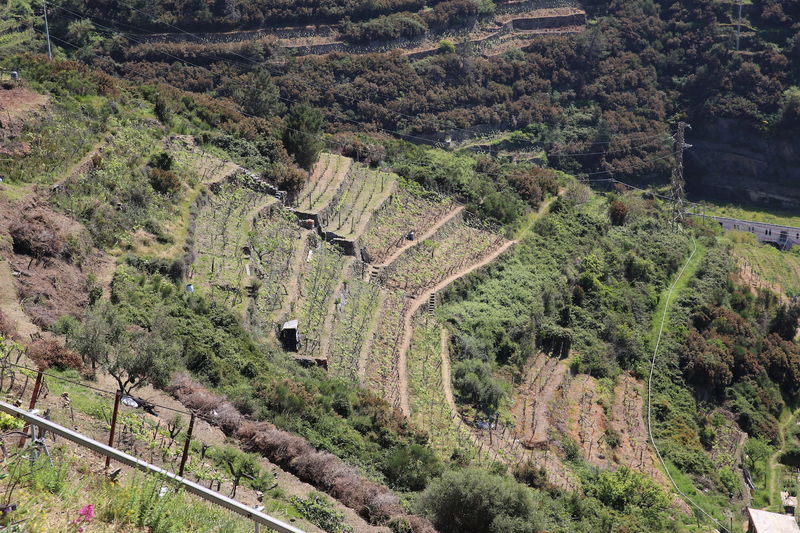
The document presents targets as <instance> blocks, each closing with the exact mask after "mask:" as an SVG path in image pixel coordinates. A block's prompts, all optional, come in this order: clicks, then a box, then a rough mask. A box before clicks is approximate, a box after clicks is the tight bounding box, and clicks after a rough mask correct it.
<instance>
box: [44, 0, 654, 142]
mask: <svg viewBox="0 0 800 533" xmlns="http://www.w3.org/2000/svg"><path fill="white" fill-rule="evenodd" d="M117 1H118V3H120V4H122V5H124V6H126V7H128V8H129V9H131V10H133V11H135V12H137V13H140V14H142V15H144V16H146V17H148V18H149V19H151V20H154V16H153V15H152V14H150V13H146V12H144V11H142V10H141V9H138V8H136V7H134V6H132V5H130V4H128V3H126V2H124V1H122V0H117ZM56 7H57V8H59V9H62V10H64V11H67V12H68V13H71V14H72V15H74V16H76V17H86V18H89V19H91V17H90V16H88V15H85V14H82V13H77V12H75V11H72V10H70V9H67V8H65V7H63V6H56ZM162 23H163V22H162ZM94 24H95V25H99V26H102V27H104V28H106V29H108V30H110V31H112V32H115V33H119V34H121V35H123V36H125V37H126V38H127V39H130V40H131V41H133V42H136V43H137V44H140V45H143V44H151V43H149V42H143V41H139V40H137V39H135V38H133V37H131V36H130V35H129V34H125V33H123V32H120V31H119V30H117V29H115V28H112V27H110V26H104V25H102V24H99V23H97V22H94ZM163 24H165V25H166V26H168V27H170V28H173V29H175V30H177V31H178V32H180V33H182V34H185V35H188V36H190V37H192V38H194V39H197V40H198V41H199V42H201V43H205V44H214V43H212V42H211V41H209V40H208V39H204V38H202V37H200V36H199V35H197V34H195V33H192V32H189V31H187V30H185V29H183V28H180V27H178V26H176V25H174V24H171V23H163ZM120 25H122V26H126V27H129V28H132V29H134V30H137V31H138V32H139V34H146V32H144V30H143V28H141V27H138V26H134V25H131V24H125V23H122V24H120ZM160 53H163V54H164V55H167V56H168V57H172V58H173V59H176V60H177V61H182V62H184V63H187V64H190V65H192V66H195V67H198V68H202V67H201V66H200V65H195V64H192V63H190V62H188V61H185V60H182V59H180V58H178V57H176V56H173V55H171V54H169V53H167V52H160ZM209 55H210V56H211V57H214V58H216V59H217V60H219V61H220V62H229V63H234V64H237V65H240V66H241V65H244V64H243V63H241V62H238V61H237V62H233V61H231V60H229V59H226V58H223V57H220V56H219V55H217V54H214V53H213V52H212V53H210V54H209ZM231 55H234V56H236V57H239V58H241V59H244V60H245V61H247V62H249V63H252V64H254V65H257V66H262V67H264V68H266V69H267V70H269V71H270V72H271V73H272V74H276V75H280V76H284V77H292V76H290V74H289V73H286V72H275V71H274V70H273V68H272V67H271V66H270V65H268V64H267V63H264V62H262V61H259V60H257V59H254V58H252V57H247V56H244V55H242V54H239V53H237V52H235V51H233V52H231ZM293 79H295V80H296V81H298V82H301V83H304V84H305V85H311V86H315V87H316V88H317V89H320V90H323V91H325V92H327V91H329V90H330V88H329V87H324V88H323V87H319V86H317V85H315V84H313V83H310V82H308V81H307V80H305V79H300V78H298V77H293ZM338 96H340V97H342V98H345V99H348V100H350V101H352V102H354V103H360V102H362V101H363V100H361V99H359V98H355V97H351V96H348V95H346V94H338ZM279 98H281V99H284V100H287V101H289V102H294V101H293V100H291V99H286V98H285V97H281V96H279ZM371 103H373V104H374V105H377V106H379V107H381V108H382V109H384V110H386V111H388V112H390V113H394V114H396V115H397V116H401V117H404V118H406V119H410V120H416V119H418V118H419V117H418V116H414V115H409V114H406V113H403V112H401V111H397V110H394V109H391V108H389V107H387V106H385V105H382V104H377V103H374V102H371ZM344 120H346V121H349V122H354V123H359V124H361V125H362V126H363V123H360V122H358V121H355V120H352V119H347V118H345V119H344ZM431 124H433V123H431ZM433 125H434V126H436V125H435V124H433ZM378 129H380V130H381V131H385V132H388V133H393V134H395V135H398V136H400V137H403V136H405V137H408V138H412V139H417V140H420V141H423V142H425V143H428V142H430V141H431V139H427V138H424V137H418V136H414V135H411V134H405V133H400V132H396V131H394V130H389V129H386V128H380V127H379V128H378ZM449 130H451V131H461V132H464V133H467V134H470V135H471V134H472V133H473V132H472V131H471V130H469V129H465V128H459V127H451V128H449ZM640 133H641V134H644V132H640ZM633 135H636V134H631V135H630V136H629V137H628V138H631V137H632V136H633ZM662 136H663V134H657V135H651V136H649V137H645V138H644V139H643V140H647V142H644V143H641V144H638V145H635V146H631V147H629V148H620V149H618V150H612V151H601V152H586V153H552V154H547V155H548V156H555V157H576V156H588V155H604V154H610V153H618V152H625V151H627V150H629V149H633V148H638V147H641V146H647V145H649V144H651V141H654V140H656V139H659V138H662ZM613 142H614V141H613V140H612V141H600V142H595V143H592V144H599V145H603V144H606V145H608V144H612V143H613ZM484 151H487V152H490V153H493V154H499V153H502V151H501V150H494V149H491V148H489V149H486V150H484Z"/></svg>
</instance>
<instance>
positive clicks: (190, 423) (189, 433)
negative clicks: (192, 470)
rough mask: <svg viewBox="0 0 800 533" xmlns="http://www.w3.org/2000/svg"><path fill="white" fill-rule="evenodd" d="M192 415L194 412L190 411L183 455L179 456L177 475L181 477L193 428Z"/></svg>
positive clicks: (187, 456) (193, 415)
mask: <svg viewBox="0 0 800 533" xmlns="http://www.w3.org/2000/svg"><path fill="white" fill-rule="evenodd" d="M194 417H195V414H194V413H192V418H190V419H189V429H187V430H186V443H185V444H184V445H183V456H181V466H180V468H179V469H178V475H179V476H181V477H183V470H184V468H185V467H186V460H187V459H188V458H189V445H190V444H191V442H192V431H193V430H194Z"/></svg>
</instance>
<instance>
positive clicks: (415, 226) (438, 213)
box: [361, 187, 455, 263]
mask: <svg viewBox="0 0 800 533" xmlns="http://www.w3.org/2000/svg"><path fill="white" fill-rule="evenodd" d="M454 205H455V204H454V203H453V201H452V200H451V199H448V198H445V197H440V196H434V195H424V196H423V195H420V194H416V193H414V192H412V191H411V190H409V189H408V188H406V187H398V188H397V190H396V191H395V192H394V193H393V194H392V196H391V197H390V198H389V200H387V202H386V203H385V204H383V206H382V207H381V208H380V209H379V210H378V211H377V212H376V213H375V215H374V216H373V217H372V220H371V222H370V225H369V228H368V229H367V230H366V231H365V232H364V234H363V235H362V237H361V245H362V246H365V247H366V248H367V250H369V253H370V255H371V256H372V260H373V261H374V262H375V263H382V262H383V261H384V260H385V259H386V258H388V257H389V256H390V255H391V254H392V253H393V252H394V251H395V250H397V249H398V248H400V247H401V246H403V244H405V243H406V235H408V233H409V232H410V231H416V232H417V233H418V234H422V233H425V231H426V230H427V229H428V228H430V227H432V226H433V225H434V224H435V223H436V221H437V220H440V219H441V218H442V217H443V216H444V215H445V213H447V212H449V211H451V210H452V209H453V207H454Z"/></svg>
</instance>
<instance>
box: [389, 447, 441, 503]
mask: <svg viewBox="0 0 800 533" xmlns="http://www.w3.org/2000/svg"><path fill="white" fill-rule="evenodd" d="M443 469H444V466H443V465H442V463H441V461H439V459H438V458H437V457H436V454H435V453H434V452H433V450H431V449H430V448H427V447H425V446H421V445H419V444H412V445H410V446H403V447H401V448H396V449H394V450H392V451H391V452H389V457H388V458H387V460H386V466H385V467H384V472H385V473H386V477H387V478H389V479H393V480H394V482H395V484H396V485H397V488H399V489H403V490H410V491H415V492H416V491H420V490H422V489H424V488H425V487H426V486H427V485H428V482H429V481H430V480H431V479H432V478H435V477H437V476H439V475H441V473H442V471H443Z"/></svg>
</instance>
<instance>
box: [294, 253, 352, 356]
mask: <svg viewBox="0 0 800 533" xmlns="http://www.w3.org/2000/svg"><path fill="white" fill-rule="evenodd" d="M310 238H312V239H315V238H314V237H310ZM306 262H307V268H306V269H305V270H304V272H303V274H302V277H301V279H300V300H299V313H298V319H299V321H300V324H301V328H302V329H301V332H302V335H303V350H304V352H306V353H307V354H310V355H319V354H320V345H321V341H322V339H321V335H322V332H323V326H324V324H325V317H326V316H327V314H328V309H329V305H330V304H331V303H332V300H333V293H334V289H335V288H336V285H337V284H338V281H339V277H340V276H341V275H342V254H341V252H340V251H339V249H338V248H336V247H335V246H332V245H330V244H327V243H319V244H318V245H316V246H313V245H312V246H310V247H309V251H308V256H307V258H306Z"/></svg>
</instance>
